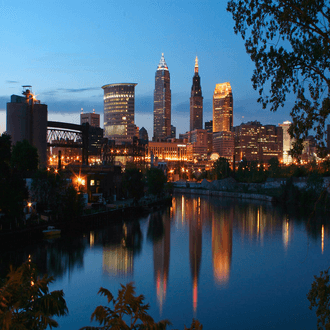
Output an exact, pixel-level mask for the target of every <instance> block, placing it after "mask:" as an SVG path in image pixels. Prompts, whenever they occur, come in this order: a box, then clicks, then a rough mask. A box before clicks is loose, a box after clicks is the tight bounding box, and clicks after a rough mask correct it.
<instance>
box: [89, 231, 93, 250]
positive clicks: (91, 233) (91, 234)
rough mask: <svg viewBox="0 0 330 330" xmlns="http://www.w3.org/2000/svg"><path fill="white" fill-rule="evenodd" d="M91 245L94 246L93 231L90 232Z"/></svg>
mask: <svg viewBox="0 0 330 330" xmlns="http://www.w3.org/2000/svg"><path fill="white" fill-rule="evenodd" d="M89 246H90V247H92V246H94V232H93V231H91V232H90V233H89Z"/></svg>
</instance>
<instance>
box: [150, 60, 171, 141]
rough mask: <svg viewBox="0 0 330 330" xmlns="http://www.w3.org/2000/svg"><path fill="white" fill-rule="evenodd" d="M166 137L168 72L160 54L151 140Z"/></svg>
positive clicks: (168, 125) (168, 98) (168, 102)
mask: <svg viewBox="0 0 330 330" xmlns="http://www.w3.org/2000/svg"><path fill="white" fill-rule="evenodd" d="M167 137H171V89H170V72H169V71H168V67H167V64H166V62H165V58H164V54H162V57H161V59H160V62H159V64H158V67H157V71H156V75H155V91H154V137H153V139H154V140H156V139H158V138H160V139H165V138H167Z"/></svg>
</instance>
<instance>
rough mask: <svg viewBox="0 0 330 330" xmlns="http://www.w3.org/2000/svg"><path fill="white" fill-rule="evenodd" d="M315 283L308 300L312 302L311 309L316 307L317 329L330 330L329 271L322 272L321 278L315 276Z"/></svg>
mask: <svg viewBox="0 0 330 330" xmlns="http://www.w3.org/2000/svg"><path fill="white" fill-rule="evenodd" d="M314 278H315V281H314V282H313V283H312V288H311V290H310V291H309V293H308V295H307V298H308V300H309V301H310V306H309V309H311V310H312V309H313V308H314V307H316V316H317V329H318V330H321V329H326V330H328V329H330V283H329V282H330V278H329V269H328V270H326V271H324V272H323V271H322V272H321V273H320V276H314Z"/></svg>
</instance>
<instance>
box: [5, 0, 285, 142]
mask: <svg viewBox="0 0 330 330" xmlns="http://www.w3.org/2000/svg"><path fill="white" fill-rule="evenodd" d="M108 12H111V17H112V19H111V20H109V17H108V15H107V13H108ZM161 13H162V14H161ZM159 14H161V15H163V16H164V18H161V16H159ZM165 16H166V19H165ZM30 17H38V18H39V19H35V20H31V19H30ZM145 17H148V18H147V19H146V18H145ZM219 22H222V23H221V27H222V28H221V30H219V28H218V25H219ZM0 26H1V27H2V31H4V33H3V34H2V43H3V45H5V46H4V48H3V49H2V54H1V61H2V63H4V65H3V70H2V71H1V73H0V81H1V86H2V90H1V93H0V132H3V131H4V130H5V121H6V119H5V109H6V103H7V102H9V101H10V96H11V95H12V94H17V95H19V94H20V93H21V89H22V88H21V86H22V85H32V87H33V92H34V93H35V94H37V95H38V99H39V100H41V102H42V103H45V104H47V105H48V110H49V118H50V120H59V121H60V120H62V121H64V120H65V121H67V122H72V123H79V117H80V109H81V108H83V109H84V112H92V109H95V111H96V113H98V114H103V95H102V94H103V91H102V88H101V86H103V85H104V84H107V83H121V82H125V81H135V82H136V83H138V86H137V88H136V106H135V114H136V120H135V123H136V125H137V126H139V127H140V128H141V127H142V126H144V127H146V126H147V127H146V129H147V130H148V133H149V136H152V133H153V132H152V125H153V124H152V120H153V89H154V72H155V71H154V70H155V65H157V63H158V59H159V55H160V54H161V53H162V52H164V53H165V54H166V61H167V64H168V65H169V67H170V70H171V90H172V124H173V125H174V126H176V127H177V135H178V134H179V133H183V132H185V131H188V130H189V120H187V118H189V97H190V92H191V67H192V63H193V61H194V59H195V57H196V55H198V58H199V64H200V69H201V72H202V89H203V97H204V119H203V121H204V122H205V121H208V120H210V119H212V103H211V102H212V95H213V90H214V86H215V85H216V84H217V83H222V82H225V81H229V82H230V83H231V86H232V88H233V92H234V94H235V108H234V113H235V115H234V125H239V124H240V122H241V121H249V120H254V119H256V118H258V119H259V120H260V121H261V122H262V123H265V124H266V123H267V124H268V123H269V124H278V123H282V122H283V121H285V120H289V119H290V117H289V110H290V105H288V106H287V107H286V108H285V109H283V111H282V110H281V111H279V112H278V113H275V114H273V113H270V111H269V110H261V105H259V104H257V102H256V99H257V97H258V95H257V92H255V91H254V90H253V88H252V83H251V80H250V79H251V76H252V72H253V68H254V66H253V63H252V61H251V60H250V58H249V56H248V55H247V54H246V52H245V48H244V44H243V41H242V40H241V38H240V37H239V36H236V35H235V34H234V31H233V26H234V22H233V20H232V18H231V15H230V14H229V13H227V11H226V3H225V2H223V3H219V4H217V5H216V6H215V5H214V4H213V3H203V4H201V3H199V2H197V1H196V2H195V1H192V2H191V1H189V2H187V1H182V2H180V3H177V2H172V1H166V2H153V3H149V2H144V3H139V4H137V3H135V2H133V1H123V2H121V4H120V5H117V4H113V3H111V2H106V1H101V2H100V3H98V6H94V5H93V4H89V3H81V2H77V1H70V2H64V1H61V0H60V1H59V2H58V3H57V4H56V5H55V4H45V3H42V2H41V1H40V2H39V1H36V2H35V3H33V5H31V4H29V3H18V2H17V3H16V2H15V1H14V2H10V3H3V5H2V11H1V20H0ZM22 26H24V27H26V28H25V29H24V28H23V29H22V28H21V27H22ZM201 26H202V27H203V28H200V27H201ZM109 31H110V33H109ZM235 116H236V117H235ZM243 116H244V118H242V117H243ZM102 122H103V119H101V123H102ZM101 125H102V124H101Z"/></svg>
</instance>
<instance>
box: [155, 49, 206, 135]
mask: <svg viewBox="0 0 330 330" xmlns="http://www.w3.org/2000/svg"><path fill="white" fill-rule="evenodd" d="M202 128H203V96H202V88H201V83H200V76H199V74H198V58H197V56H196V60H195V74H194V77H193V84H192V87H191V97H190V131H193V130H195V129H202ZM170 137H171V88H170V72H169V70H168V66H167V64H166V62H165V58H164V54H162V57H161V59H160V62H159V64H158V67H157V71H156V75H155V90H154V135H153V140H154V141H157V140H164V139H167V138H170Z"/></svg>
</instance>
